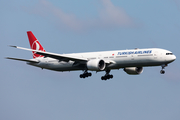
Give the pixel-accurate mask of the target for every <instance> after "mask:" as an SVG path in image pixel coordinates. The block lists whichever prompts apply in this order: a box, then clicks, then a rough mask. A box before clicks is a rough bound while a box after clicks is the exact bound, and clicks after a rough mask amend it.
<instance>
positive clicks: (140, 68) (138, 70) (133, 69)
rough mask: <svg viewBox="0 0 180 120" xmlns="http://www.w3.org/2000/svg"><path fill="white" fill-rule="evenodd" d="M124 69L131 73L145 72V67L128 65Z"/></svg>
mask: <svg viewBox="0 0 180 120" xmlns="http://www.w3.org/2000/svg"><path fill="white" fill-rule="evenodd" d="M124 71H125V72H126V73H127V74H129V75H139V74H141V73H142V72H143V67H126V68H124Z"/></svg>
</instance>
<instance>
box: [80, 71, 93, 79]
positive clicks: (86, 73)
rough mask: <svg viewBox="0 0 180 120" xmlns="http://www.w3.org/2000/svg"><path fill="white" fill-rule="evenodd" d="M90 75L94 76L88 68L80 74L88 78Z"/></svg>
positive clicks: (81, 76)
mask: <svg viewBox="0 0 180 120" xmlns="http://www.w3.org/2000/svg"><path fill="white" fill-rule="evenodd" d="M89 76H92V73H89V72H87V70H85V71H84V73H83V74H80V75H79V77H80V78H86V77H89Z"/></svg>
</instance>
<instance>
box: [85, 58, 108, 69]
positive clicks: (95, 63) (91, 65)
mask: <svg viewBox="0 0 180 120" xmlns="http://www.w3.org/2000/svg"><path fill="white" fill-rule="evenodd" d="M105 67H106V63H105V62H104V60H100V59H94V60H90V61H88V62H87V68H88V70H92V71H101V70H104V69H105Z"/></svg>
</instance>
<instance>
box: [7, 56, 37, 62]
mask: <svg viewBox="0 0 180 120" xmlns="http://www.w3.org/2000/svg"><path fill="white" fill-rule="evenodd" d="M6 59H11V60H19V61H25V62H31V63H39V61H38V60H35V59H32V60H27V59H19V58H11V57H6Z"/></svg>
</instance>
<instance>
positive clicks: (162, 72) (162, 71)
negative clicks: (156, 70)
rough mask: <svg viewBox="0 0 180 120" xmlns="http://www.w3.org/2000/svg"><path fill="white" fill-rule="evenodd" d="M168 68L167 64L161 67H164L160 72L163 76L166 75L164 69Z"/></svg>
mask: <svg viewBox="0 0 180 120" xmlns="http://www.w3.org/2000/svg"><path fill="white" fill-rule="evenodd" d="M166 66H167V64H166V65H165V64H164V65H161V67H162V70H161V71H160V73H161V74H164V73H165V71H164V69H165V67H166Z"/></svg>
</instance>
